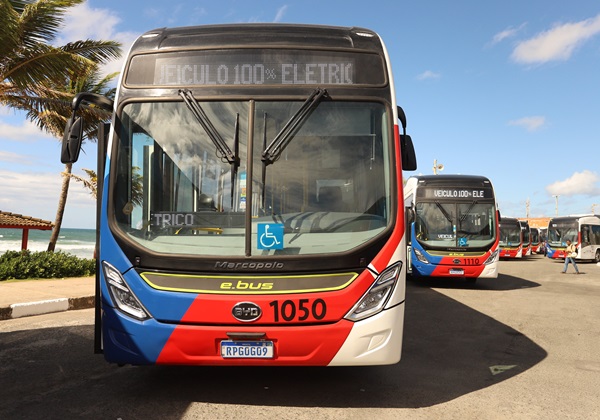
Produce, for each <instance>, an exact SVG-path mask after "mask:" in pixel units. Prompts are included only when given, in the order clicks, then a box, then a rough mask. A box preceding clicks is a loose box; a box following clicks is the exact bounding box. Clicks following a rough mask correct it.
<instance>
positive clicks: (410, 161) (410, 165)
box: [400, 134, 417, 171]
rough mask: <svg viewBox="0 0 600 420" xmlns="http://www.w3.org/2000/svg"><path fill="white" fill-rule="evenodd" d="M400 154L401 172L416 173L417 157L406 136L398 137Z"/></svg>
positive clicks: (410, 141)
mask: <svg viewBox="0 0 600 420" xmlns="http://www.w3.org/2000/svg"><path fill="white" fill-rule="evenodd" d="M400 154H401V155H402V170H403V171H416V170H417V155H416V153H415V147H414V146H413V142H412V139H411V138H410V136H409V135H408V134H401V135H400Z"/></svg>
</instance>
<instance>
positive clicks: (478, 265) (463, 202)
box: [404, 175, 499, 281]
mask: <svg viewBox="0 0 600 420" xmlns="http://www.w3.org/2000/svg"><path fill="white" fill-rule="evenodd" d="M404 203H405V206H407V208H408V211H407V216H408V222H407V238H408V239H409V243H408V246H409V248H408V253H409V255H410V260H409V261H410V266H409V272H410V273H411V274H412V276H413V277H464V278H466V279H467V280H470V281H476V280H477V278H480V277H490V278H495V277H497V276H498V237H499V235H498V233H499V231H498V219H499V213H498V210H497V205H496V197H495V194H494V188H493V186H492V183H491V181H490V180H489V179H488V178H486V177H483V176H475V175H421V176H412V177H410V178H408V180H407V181H406V185H405V186H404Z"/></svg>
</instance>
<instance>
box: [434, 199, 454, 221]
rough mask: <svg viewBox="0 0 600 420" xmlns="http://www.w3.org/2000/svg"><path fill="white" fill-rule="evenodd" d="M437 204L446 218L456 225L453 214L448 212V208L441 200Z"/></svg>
mask: <svg viewBox="0 0 600 420" xmlns="http://www.w3.org/2000/svg"><path fill="white" fill-rule="evenodd" d="M435 205H436V206H438V208H439V209H440V211H441V212H442V214H443V215H444V217H445V218H446V220H448V221H449V222H450V223H451V224H452V225H454V221H453V220H452V216H451V215H450V214H448V212H447V211H446V209H445V208H444V206H442V205H441V204H440V202H439V201H436V202H435Z"/></svg>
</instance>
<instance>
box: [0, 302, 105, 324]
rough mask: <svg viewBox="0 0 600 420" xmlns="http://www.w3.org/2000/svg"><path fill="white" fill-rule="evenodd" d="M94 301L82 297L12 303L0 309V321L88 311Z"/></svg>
mask: <svg viewBox="0 0 600 420" xmlns="http://www.w3.org/2000/svg"><path fill="white" fill-rule="evenodd" d="M94 300H95V297H94V296H84V297H76V298H60V299H49V300H42V301H39V302H28V303H13V304H12V305H10V306H8V307H4V308H0V320H6V319H15V318H22V317H26V316H34V315H42V314H49V313H54V312H64V311H70V310H77V309H89V308H93V307H94Z"/></svg>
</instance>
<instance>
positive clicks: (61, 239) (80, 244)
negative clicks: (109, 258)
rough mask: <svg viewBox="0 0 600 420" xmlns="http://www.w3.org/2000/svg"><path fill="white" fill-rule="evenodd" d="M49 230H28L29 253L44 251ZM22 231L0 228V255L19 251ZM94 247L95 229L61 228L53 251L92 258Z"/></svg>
mask: <svg viewBox="0 0 600 420" xmlns="http://www.w3.org/2000/svg"><path fill="white" fill-rule="evenodd" d="M51 233H52V231H50V230H36V229H30V230H29V237H28V241H27V249H28V250H30V251H31V252H40V251H46V250H47V249H48V243H49V242H50V235H51ZM22 235H23V231H22V230H21V229H6V228H0V255H2V254H4V253H5V252H7V251H20V250H21V241H22ZM95 246H96V229H79V228H61V229H60V234H59V235H58V240H57V241H56V249H55V251H62V252H64V253H66V254H71V255H75V256H76V257H79V258H93V257H94V248H95Z"/></svg>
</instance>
